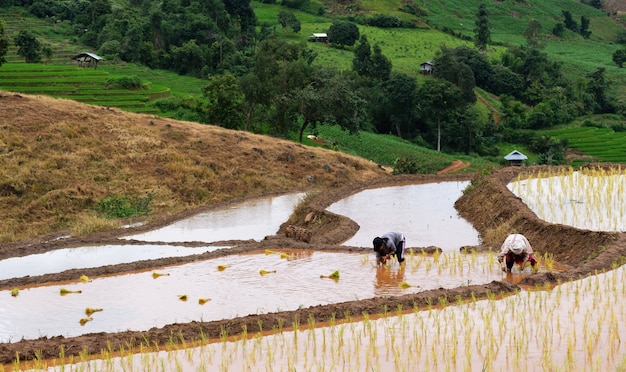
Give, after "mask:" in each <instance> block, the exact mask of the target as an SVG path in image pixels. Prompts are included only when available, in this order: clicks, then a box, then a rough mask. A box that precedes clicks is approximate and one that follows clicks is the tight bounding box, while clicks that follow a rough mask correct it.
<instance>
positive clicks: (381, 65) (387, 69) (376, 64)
mask: <svg viewBox="0 0 626 372" xmlns="http://www.w3.org/2000/svg"><path fill="white" fill-rule="evenodd" d="M372 68H373V71H372V75H371V77H373V78H375V79H378V80H383V81H384V80H388V79H389V76H390V75H391V68H392V66H391V60H390V59H389V58H387V57H386V56H385V55H384V54H383V52H382V50H381V49H380V46H379V45H378V44H374V55H373V56H372Z"/></svg>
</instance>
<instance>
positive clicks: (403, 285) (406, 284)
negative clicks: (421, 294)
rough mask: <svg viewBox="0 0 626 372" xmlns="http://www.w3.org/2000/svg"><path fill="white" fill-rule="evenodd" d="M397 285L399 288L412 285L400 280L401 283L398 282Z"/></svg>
mask: <svg viewBox="0 0 626 372" xmlns="http://www.w3.org/2000/svg"><path fill="white" fill-rule="evenodd" d="M399 287H400V288H409V287H412V286H411V285H410V284H409V283H407V282H402V283H400V284H399Z"/></svg>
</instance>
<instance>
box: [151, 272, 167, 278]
mask: <svg viewBox="0 0 626 372" xmlns="http://www.w3.org/2000/svg"><path fill="white" fill-rule="evenodd" d="M162 276H170V274H169V273H168V274H164V273H158V272H156V271H155V272H153V273H152V277H153V278H154V279H157V278H160V277H162Z"/></svg>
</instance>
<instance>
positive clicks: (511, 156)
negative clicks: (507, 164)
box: [504, 150, 528, 160]
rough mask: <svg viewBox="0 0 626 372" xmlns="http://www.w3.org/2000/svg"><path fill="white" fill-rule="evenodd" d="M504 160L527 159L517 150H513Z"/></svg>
mask: <svg viewBox="0 0 626 372" xmlns="http://www.w3.org/2000/svg"><path fill="white" fill-rule="evenodd" d="M504 159H505V160H526V159H528V156H526V155H524V154H522V153H521V152H519V151H517V150H513V151H511V152H509V153H508V154H507V155H506V156H505V157H504Z"/></svg>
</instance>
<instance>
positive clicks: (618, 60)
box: [613, 48, 626, 68]
mask: <svg viewBox="0 0 626 372" xmlns="http://www.w3.org/2000/svg"><path fill="white" fill-rule="evenodd" d="M613 62H614V63H615V64H616V65H617V66H619V67H620V68H621V67H623V64H624V62H626V48H622V49H618V50H616V51H615V53H613Z"/></svg>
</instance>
